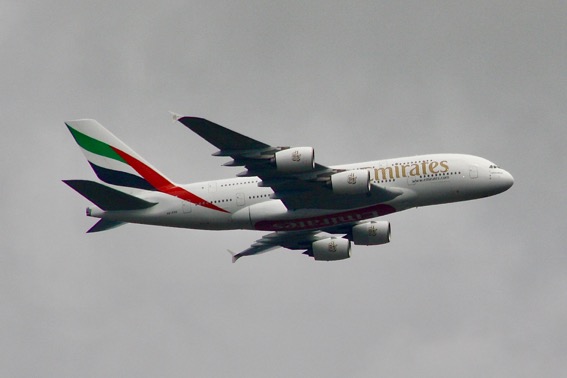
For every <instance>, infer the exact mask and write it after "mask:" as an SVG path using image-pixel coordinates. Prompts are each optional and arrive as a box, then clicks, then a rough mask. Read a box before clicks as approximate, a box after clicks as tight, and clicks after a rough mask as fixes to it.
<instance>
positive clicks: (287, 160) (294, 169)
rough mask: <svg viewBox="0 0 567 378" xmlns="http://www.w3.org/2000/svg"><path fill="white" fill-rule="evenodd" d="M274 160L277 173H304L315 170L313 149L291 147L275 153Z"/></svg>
mask: <svg viewBox="0 0 567 378" xmlns="http://www.w3.org/2000/svg"><path fill="white" fill-rule="evenodd" d="M275 160H276V168H277V170H278V171H279V172H284V173H298V172H306V171H310V170H312V169H314V168H315V150H314V149H313V147H293V148H289V149H287V150H282V151H278V152H276V156H275Z"/></svg>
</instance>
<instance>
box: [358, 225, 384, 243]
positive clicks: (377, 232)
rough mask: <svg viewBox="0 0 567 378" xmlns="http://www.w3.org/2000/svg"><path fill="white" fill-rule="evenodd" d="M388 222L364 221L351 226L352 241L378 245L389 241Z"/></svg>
mask: <svg viewBox="0 0 567 378" xmlns="http://www.w3.org/2000/svg"><path fill="white" fill-rule="evenodd" d="M390 234H391V228H390V222H388V221H379V222H366V223H361V224H357V225H356V226H354V227H353V228H352V241H353V242H354V244H357V245H379V244H386V243H389V242H390Z"/></svg>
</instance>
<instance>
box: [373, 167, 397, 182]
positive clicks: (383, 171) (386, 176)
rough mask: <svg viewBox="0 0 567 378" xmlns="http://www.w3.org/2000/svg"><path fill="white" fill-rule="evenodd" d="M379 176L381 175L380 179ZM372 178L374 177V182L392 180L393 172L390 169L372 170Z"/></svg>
mask: <svg viewBox="0 0 567 378" xmlns="http://www.w3.org/2000/svg"><path fill="white" fill-rule="evenodd" d="M386 173H387V174H386ZM380 175H382V177H380ZM374 176H375V177H376V180H388V179H391V178H393V176H394V171H393V169H392V167H385V168H374Z"/></svg>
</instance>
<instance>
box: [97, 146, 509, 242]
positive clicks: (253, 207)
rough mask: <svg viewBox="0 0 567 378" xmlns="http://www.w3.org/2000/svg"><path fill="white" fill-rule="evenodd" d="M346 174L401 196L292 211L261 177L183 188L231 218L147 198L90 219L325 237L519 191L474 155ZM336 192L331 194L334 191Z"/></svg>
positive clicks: (387, 163) (368, 165)
mask: <svg viewBox="0 0 567 378" xmlns="http://www.w3.org/2000/svg"><path fill="white" fill-rule="evenodd" d="M331 168H335V169H341V170H354V169H368V170H370V174H371V180H372V184H373V185H376V186H378V187H383V188H392V189H393V190H396V191H397V192H398V195H397V196H396V197H395V198H393V199H391V200H389V201H386V202H383V201H378V199H377V196H376V195H373V193H372V192H371V193H370V194H359V195H341V196H340V198H342V200H338V201H337V202H336V204H333V206H331V207H332V208H329V206H326V207H325V208H305V209H299V210H288V209H287V208H286V206H284V204H283V203H282V201H281V200H278V199H272V195H273V194H274V192H273V191H272V190H271V189H270V188H269V187H259V186H258V183H259V182H260V181H261V180H260V179H259V178H258V177H244V178H231V179H225V180H216V181H208V182H200V183H195V184H188V185H181V187H183V188H184V189H186V190H187V191H189V192H191V193H194V194H195V195H197V196H199V197H200V198H203V199H204V200H206V201H208V202H209V203H212V204H214V205H216V206H217V207H219V208H221V209H223V210H225V212H222V211H218V210H215V209H210V208H207V207H204V206H200V205H199V204H198V203H197V204H194V203H190V202H187V201H185V200H182V199H179V198H177V197H174V196H171V195H168V194H164V193H160V192H153V191H143V192H142V193H140V194H138V196H139V197H141V198H143V199H146V200H148V201H151V202H157V205H155V206H153V207H150V208H147V209H143V210H130V211H110V212H104V211H102V210H100V209H96V208H95V209H91V210H90V215H91V216H94V217H98V218H104V219H108V220H114V221H123V222H130V223H141V224H152V225H161V226H170V227H182V228H195V229H207V230H230V229H253V230H266V231H268V230H270V231H282V230H286V231H294V230H307V229H319V228H322V227H329V226H333V225H339V224H343V223H352V222H356V221H361V220H364V219H370V218H376V217H379V216H383V215H386V214H390V213H393V212H399V211H403V210H406V209H409V208H413V207H418V206H428V205H435V204H442V203H449V202H458V201H467V200H472V199H476V198H483V197H488V196H492V195H495V194H498V193H501V192H503V191H505V190H507V189H508V188H509V187H510V186H512V184H513V178H512V176H511V175H510V174H509V173H508V172H506V171H505V170H503V169H501V168H498V167H496V166H495V165H494V164H493V163H491V162H490V161H488V160H486V159H483V158H480V157H477V156H472V155H462V154H433V155H421V156H412V157H404V158H396V159H388V160H378V161H370V162H363V163H356V164H348V165H339V166H333V167H331ZM329 190H331V189H329Z"/></svg>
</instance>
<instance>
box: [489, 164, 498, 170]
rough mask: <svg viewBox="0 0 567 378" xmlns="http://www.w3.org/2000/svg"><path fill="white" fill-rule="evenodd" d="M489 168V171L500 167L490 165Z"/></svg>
mask: <svg viewBox="0 0 567 378" xmlns="http://www.w3.org/2000/svg"><path fill="white" fill-rule="evenodd" d="M490 168H491V169H496V168H500V167H499V166H497V165H496V164H491V165H490Z"/></svg>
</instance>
